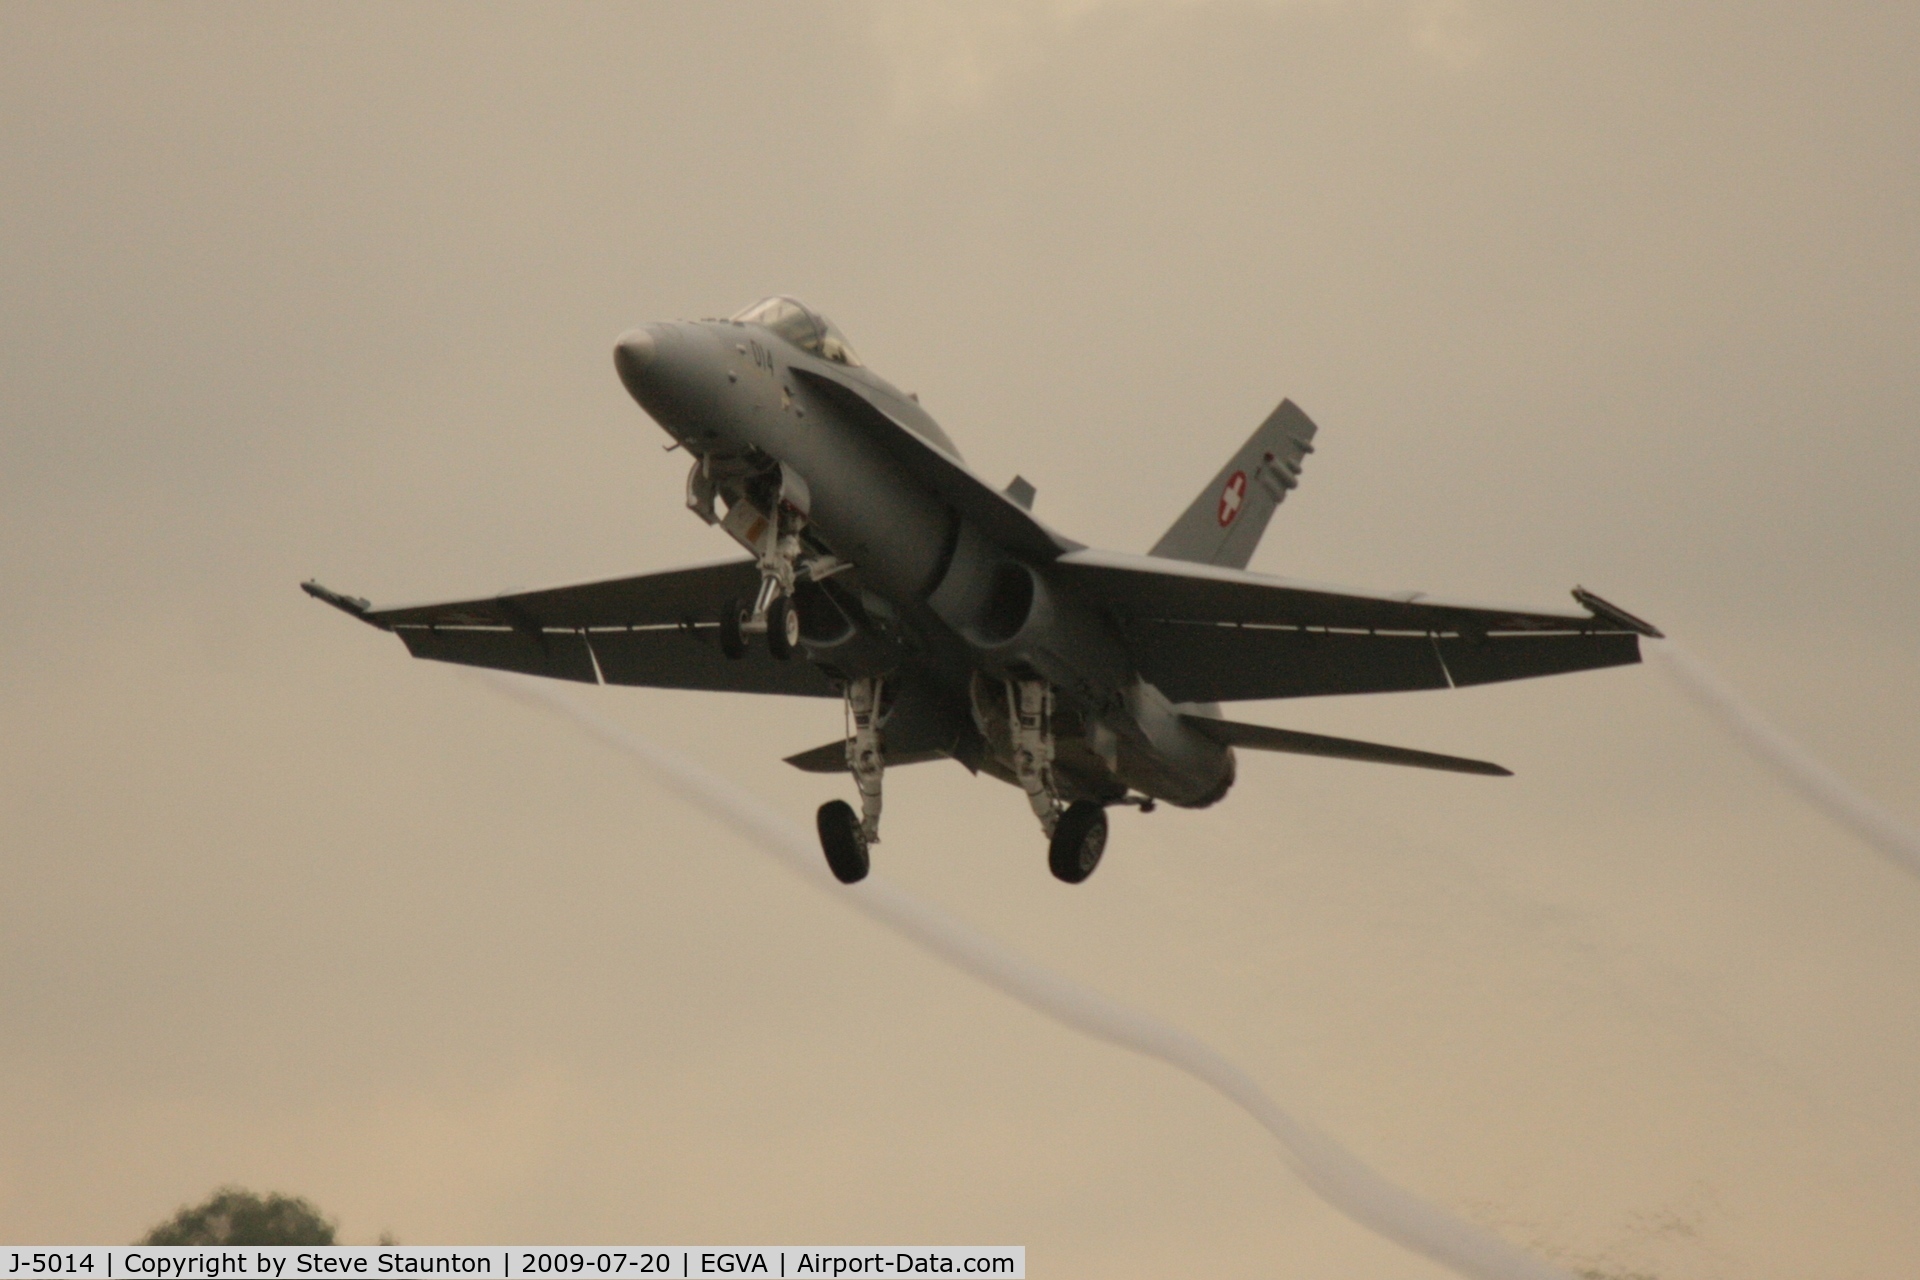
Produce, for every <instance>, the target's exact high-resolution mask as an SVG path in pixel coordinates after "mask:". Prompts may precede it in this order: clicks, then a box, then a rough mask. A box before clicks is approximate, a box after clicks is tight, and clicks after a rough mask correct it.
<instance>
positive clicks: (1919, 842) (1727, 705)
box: [1648, 640, 1920, 876]
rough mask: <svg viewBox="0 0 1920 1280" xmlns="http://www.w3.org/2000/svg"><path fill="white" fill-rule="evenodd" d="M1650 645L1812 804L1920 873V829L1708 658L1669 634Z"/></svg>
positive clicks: (1693, 694)
mask: <svg viewBox="0 0 1920 1280" xmlns="http://www.w3.org/2000/svg"><path fill="white" fill-rule="evenodd" d="M1648 649H1649V650H1650V651H1651V652H1652V653H1653V654H1654V656H1655V657H1657V658H1659V659H1660V660H1661V662H1662V664H1663V665H1664V666H1665V668H1666V670H1667V673H1668V674H1669V675H1671V676H1672V677H1673V678H1674V680H1675V682H1676V683H1678V684H1679V686H1680V687H1681V689H1683V690H1684V691H1685V692H1686V693H1687V695H1688V696H1689V697H1691V698H1692V699H1693V700H1694V701H1695V702H1697V703H1698V704H1699V705H1700V706H1702V707H1704V708H1705V709H1706V710H1707V712H1708V713H1709V714H1710V715H1712V716H1713V718H1714V719H1716V720H1718V721H1719V722H1720V723H1721V724H1722V725H1725V726H1726V727H1727V728H1728V729H1730V730H1732V731H1733V735H1734V736H1735V737H1736V738H1738V739H1739V740H1740V741H1741V742H1742V743H1744V744H1745V745H1746V747H1747V749H1748V750H1749V751H1751V752H1753V754H1754V755H1756V756H1759V757H1760V759H1762V760H1764V761H1765V762H1766V763H1768V764H1770V765H1772V766H1773V767H1774V768H1775V769H1776V770H1778V771H1779V772H1780V774H1781V775H1782V776H1783V777H1785V778H1786V780H1787V781H1788V782H1790V783H1792V784H1793V785H1794V787H1795V788H1796V789H1797V790H1798V791H1799V792H1800V794H1801V795H1803V796H1805V797H1806V798H1807V799H1808V800H1810V801H1812V802H1813V804H1814V807H1816V808H1818V809H1820V810H1821V811H1822V812H1824V813H1825V814H1826V815H1827V816H1828V817H1830V818H1832V819H1833V820H1834V821H1835V822H1838V823H1839V824H1840V825H1841V826H1843V827H1847V828H1850V829H1851V830H1852V831H1853V832H1854V834H1855V835H1858V836H1859V837H1860V838H1861V839H1863V840H1865V841H1866V842H1867V843H1868V844H1870V845H1872V846H1873V847H1874V848H1875V849H1878V850H1879V851H1880V852H1881V853H1883V854H1885V855H1886V857H1887V858H1888V859H1889V860H1890V861H1891V862H1893V863H1894V865H1896V866H1898V867H1899V868H1900V869H1901V870H1903V871H1905V872H1907V873H1909V874H1910V875H1915V876H1920V832H1917V831H1915V830H1914V829H1913V828H1912V827H1910V826H1908V825H1907V824H1906V823H1904V822H1902V821H1900V820H1899V819H1898V818H1896V817H1894V816H1893V815H1892V814H1890V813H1888V812H1887V811H1886V810H1885V809H1882V808H1881V807H1880V806H1879V805H1877V804H1875V803H1874V802H1873V801H1872V800H1871V799H1869V798H1868V797H1867V796H1865V795H1863V794H1861V792H1860V791H1859V790H1857V789H1856V788H1855V787H1854V786H1853V785H1852V784H1851V783H1849V782H1848V781H1847V780H1846V779H1845V778H1842V777H1841V776H1840V775H1839V774H1837V773H1835V772H1834V771H1833V770H1831V769H1829V768H1827V766H1825V765H1823V764H1821V763H1820V762H1819V761H1818V760H1816V759H1814V758H1813V757H1812V756H1811V755H1809V754H1808V753H1807V750H1806V748H1804V747H1802V746H1801V745H1800V744H1799V743H1797V742H1795V741H1794V740H1793V739H1792V738H1789V737H1788V736H1787V735H1786V734H1784V733H1782V732H1780V730H1778V729H1776V728H1774V727H1773V725H1771V724H1769V723H1768V722H1767V721H1766V719H1765V718H1763V717H1762V716H1761V714H1760V713H1759V712H1758V711H1756V710H1755V709H1754V708H1753V705H1752V704H1751V703H1749V702H1748V701H1747V700H1746V699H1745V698H1743V697H1741V696H1740V695H1739V693H1737V692H1736V691H1735V690H1734V688H1733V686H1732V685H1729V684H1728V683H1727V682H1726V681H1724V680H1722V679H1721V678H1720V677H1719V676H1717V675H1715V674H1714V672H1713V669H1712V668H1711V667H1709V666H1707V664H1706V663H1704V662H1702V661H1700V659H1698V658H1696V657H1694V656H1693V655H1692V654H1691V653H1689V652H1687V651H1686V650H1685V649H1683V648H1681V647H1680V646H1679V645H1677V644H1675V643H1674V642H1673V641H1671V640H1663V641H1661V642H1660V643H1658V644H1654V645H1649V646H1648Z"/></svg>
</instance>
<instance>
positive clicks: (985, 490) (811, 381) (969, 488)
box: [792, 364, 1080, 561]
mask: <svg viewBox="0 0 1920 1280" xmlns="http://www.w3.org/2000/svg"><path fill="white" fill-rule="evenodd" d="M792 368H793V372H794V373H795V374H796V375H798V376H799V377H800V378H801V379H802V380H803V381H804V382H805V383H806V384H807V385H808V386H809V387H811V388H813V389H814V390H815V391H817V392H819V393H820V395H821V396H823V397H824V398H825V399H826V400H827V401H828V402H829V403H830V404H832V405H833V406H834V407H835V408H836V409H839V410H840V411H841V412H842V413H844V414H845V415H846V416H847V418H849V419H850V420H851V421H852V422H853V423H854V424H855V425H856V426H858V427H859V428H861V429H862V430H863V431H865V432H866V433H867V436H868V438H869V439H871V440H873V441H874V442H875V443H876V444H878V445H879V446H880V447H881V448H882V449H884V450H886V452H887V453H888V455H889V456H891V457H892V458H893V460H894V461H895V462H897V463H899V464H900V465H901V466H902V467H904V468H905V469H906V471H907V473H908V474H909V475H911V476H913V478H914V479H916V480H918V481H919V482H920V483H921V484H924V485H926V486H927V487H928V488H929V489H932V490H933V491H934V492H935V493H937V494H939V495H940V497H941V499H942V500H944V501H946V502H947V503H950V504H951V505H952V506H953V507H954V508H955V509H956V510H958V511H959V512H961V513H962V514H963V515H966V516H967V517H969V518H970V519H972V520H973V521H974V522H975V523H976V524H978V525H979V526H980V528H981V530H982V531H983V532H985V533H986V535H987V536H988V537H989V538H991V539H992V540H993V541H994V542H996V543H998V544H1000V545H1001V546H1003V547H1005V548H1006V549H1007V550H1009V551H1011V552H1013V553H1014V554H1016V555H1019V556H1022V557H1024V558H1026V559H1030V560H1042V561H1045V560H1051V559H1053V558H1054V557H1055V556H1057V555H1059V554H1060V553H1061V552H1063V551H1073V550H1077V549H1079V547H1080V544H1079V543H1077V542H1074V541H1073V540H1071V539H1069V538H1064V537H1062V536H1061V535H1059V534H1057V533H1055V532H1054V531H1053V530H1051V529H1049V528H1047V527H1046V526H1045V525H1044V524H1042V523H1040V521H1039V520H1037V519H1035V518H1034V516H1033V514H1032V513H1031V512H1029V511H1028V510H1027V509H1026V508H1025V507H1023V506H1021V505H1020V504H1019V503H1017V502H1015V501H1014V500H1013V499H1012V498H1011V497H1009V496H1008V495H1007V494H1005V493H1002V492H1001V491H1000V490H998V489H995V488H994V487H993V486H992V485H990V484H988V483H987V482H986V481H984V480H982V479H981V478H980V477H979V476H977V475H975V474H973V472H972V471H970V470H968V469H967V466H966V464H965V463H963V462H961V461H960V460H959V459H958V458H956V457H954V456H953V455H952V454H950V453H948V452H947V451H946V450H944V449H942V448H940V447H939V446H938V445H936V444H934V443H933V442H932V441H930V440H928V439H926V438H925V437H924V436H922V435H920V433H918V432H917V431H914V430H913V429H912V428H910V427H908V426H907V425H906V424H905V423H902V422H900V421H899V420H898V419H896V418H895V417H894V416H893V415H892V414H890V413H888V412H887V411H886V410H884V409H882V408H881V407H880V406H879V405H877V404H875V403H873V401H872V400H871V399H869V398H868V397H867V396H866V395H865V394H864V393H862V392H861V391H860V390H859V389H857V388H856V387H853V386H850V385H848V384H847V383H845V382H842V381H841V380H839V379H838V378H835V377H832V376H831V375H829V374H826V373H823V372H821V371H819V370H815V369H809V368H806V367H805V366H803V365H797V364H796V365H794V366H792ZM1030 500H1031V497H1030V496H1029V501H1030Z"/></svg>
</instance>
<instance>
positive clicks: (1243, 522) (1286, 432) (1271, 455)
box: [1147, 400, 1316, 569]
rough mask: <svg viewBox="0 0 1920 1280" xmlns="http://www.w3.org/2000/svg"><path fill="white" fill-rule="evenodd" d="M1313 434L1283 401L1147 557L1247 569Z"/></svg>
mask: <svg viewBox="0 0 1920 1280" xmlns="http://www.w3.org/2000/svg"><path fill="white" fill-rule="evenodd" d="M1315 430H1316V428H1315V427H1314V425H1313V422H1312V420H1311V419H1309V418H1308V417H1307V415H1306V414H1304V413H1302V412H1300V407H1299V406H1298V405H1296V404H1294V402H1293V401H1291V400H1282V401H1281V402H1280V407H1279V408H1278V409H1275V410H1274V411H1273V412H1272V413H1270V414H1268V415H1267V420H1266V421H1265V422H1263V423H1261V424H1260V428H1259V430H1257V431H1255V432H1254V433H1253V434H1252V435H1251V436H1248V437H1247V442H1246V443H1245V444H1243V445H1241V446H1240V452H1238V453H1236V454H1234V455H1233V459H1232V460H1231V461H1230V462H1228V463H1227V465H1226V466H1224V467H1222V468H1221V469H1220V474H1219V475H1217V476H1215V477H1214V478H1213V481H1212V483H1211V484H1209V485H1208V486H1207V487H1206V488H1204V489H1202V490H1201V491H1200V496H1199V497H1197V498H1195V499H1194V500H1193V505H1192V506H1190V507H1188V508H1187V510H1186V512H1185V514H1183V515H1182V516H1181V517H1180V518H1179V519H1178V520H1175V521H1174V522H1173V527H1172V528H1171V529H1168V530H1167V532H1166V534H1165V536H1164V537H1162V538H1161V539H1160V541H1158V542H1156V543H1154V544H1153V550H1152V551H1149V552H1148V553H1147V554H1148V555H1153V556H1160V557H1161V558H1162V559H1166V560H1190V561H1193V562H1195V563H1198V564H1217V565H1223V566H1225V567H1226V568H1229V569H1244V568H1246V567H1247V561H1249V560H1251V559H1253V549H1254V548H1255V547H1257V546H1259V545H1260V535H1261V534H1263V533H1265V532H1266V531H1267V521H1269V520H1271V519H1272V518H1273V509H1274V508H1275V507H1277V506H1279V505H1280V500H1281V499H1282V498H1285V497H1286V496H1287V490H1289V489H1291V488H1293V487H1294V486H1295V485H1297V484H1299V483H1300V463H1301V460H1302V459H1304V458H1305V457H1306V456H1307V455H1308V454H1310V453H1312V452H1313V433H1314V431H1315Z"/></svg>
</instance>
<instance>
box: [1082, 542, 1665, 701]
mask: <svg viewBox="0 0 1920 1280" xmlns="http://www.w3.org/2000/svg"><path fill="white" fill-rule="evenodd" d="M1049 572H1050V573H1051V574H1052V575H1054V576H1056V577H1057V578H1058V579H1059V580H1060V581H1062V582H1064V583H1065V584H1067V585H1068V586H1069V587H1070V588H1071V589H1073V590H1076V591H1078V592H1079V593H1081V595H1082V596H1083V597H1085V598H1086V599H1088V600H1090V601H1093V602H1097V603H1099V604H1102V605H1105V606H1106V607H1107V609H1108V610H1109V611H1110V612H1111V613H1112V614H1113V616H1114V617H1115V619H1116V620H1117V621H1118V622H1119V624H1120V626H1121V629H1122V632H1123V633H1124V634H1125V636H1126V639H1127V644H1128V647H1129V649H1130V650H1131V652H1132V655H1133V659H1134V662H1135V664H1136V665H1137V666H1138V667H1139V669H1140V673H1141V675H1143V676H1144V677H1146V679H1147V680H1148V681H1150V682H1151V683H1152V684H1153V685H1154V686H1155V687H1157V688H1158V689H1159V690H1160V691H1161V692H1163V693H1164V694H1166V695H1167V697H1168V698H1170V699H1172V700H1173V701H1175V702H1232V701H1238V700H1244V699H1253V698H1298V697H1310V696H1314V695H1320V694H1335V693H1384V692H1391V691H1397V690H1408V689H1446V688H1451V687H1454V686H1459V685H1473V684H1489V683H1492V682H1494V681H1500V680H1522V679H1526V678H1528V677H1531V676H1545V675H1556V674H1560V673H1563V672H1569V671H1584V670H1588V669H1591V668H1595V667H1614V666H1624V665H1627V664H1630V663H1635V662H1638V661H1640V643H1639V642H1640V637H1641V636H1642V635H1650V636H1658V635H1659V634H1660V633H1659V632H1658V631H1657V630H1655V629H1654V628H1653V627H1651V626H1650V625H1648V624H1647V623H1645V622H1642V621H1641V620H1640V619H1638V618H1635V617H1633V616H1632V615H1631V614H1628V613H1626V612H1624V611H1622V610H1620V609H1618V608H1617V607H1615V606H1613V605H1610V604H1608V603H1607V602H1606V601H1604V600H1601V599H1600V598H1599V597H1598V596H1594V595H1592V594H1591V593H1588V592H1585V591H1582V590H1580V589H1578V588H1576V589H1575V598H1576V599H1578V600H1580V601H1581V603H1582V604H1585V605H1587V607H1588V609H1589V610H1590V611H1589V612H1586V613H1572V612H1569V613H1550V612H1538V611H1532V610H1524V609H1507V608H1500V607H1497V606H1488V605H1477V604H1467V603H1462V602H1454V601H1447V600H1437V599H1433V598H1431V597H1428V596H1426V595H1425V594H1423V593H1421V592H1417V591H1415V592H1403V593H1399V594H1387V593H1372V592H1361V591H1352V590H1348V589H1345V588H1341V587H1330V586H1325V585H1322V584H1319V583H1308V582H1300V581H1296V580H1293V579H1289V578H1277V577H1272V576H1269V575H1267V574H1260V573H1248V572H1246V571H1245V570H1237V569H1223V568H1218V567H1215V566H1212V565H1202V564H1186V563H1182V562H1179V561H1169V560H1164V559H1156V558H1150V557H1147V556H1135V555H1127V554H1125V553H1123V552H1112V551H1090V550H1088V551H1075V552H1071V553H1069V554H1067V555H1064V556H1062V557H1060V559H1059V560H1057V561H1056V562H1055V563H1054V566H1053V567H1052V569H1051V570H1050V571H1049Z"/></svg>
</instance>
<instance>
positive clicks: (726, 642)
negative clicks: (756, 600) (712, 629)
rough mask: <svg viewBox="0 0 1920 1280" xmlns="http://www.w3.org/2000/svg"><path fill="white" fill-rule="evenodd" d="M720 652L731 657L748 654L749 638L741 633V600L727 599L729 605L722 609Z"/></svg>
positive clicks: (737, 657) (736, 657) (740, 656)
mask: <svg viewBox="0 0 1920 1280" xmlns="http://www.w3.org/2000/svg"><path fill="white" fill-rule="evenodd" d="M720 652H722V653H724V654H726V655H727V656H728V657H729V658H735V659H739V658H744V657H746V656H747V638H746V636H744V635H742V634H741V633H740V602H739V601H738V600H729V601H727V607H726V608H724V609H722V610H721V611H720Z"/></svg>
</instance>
